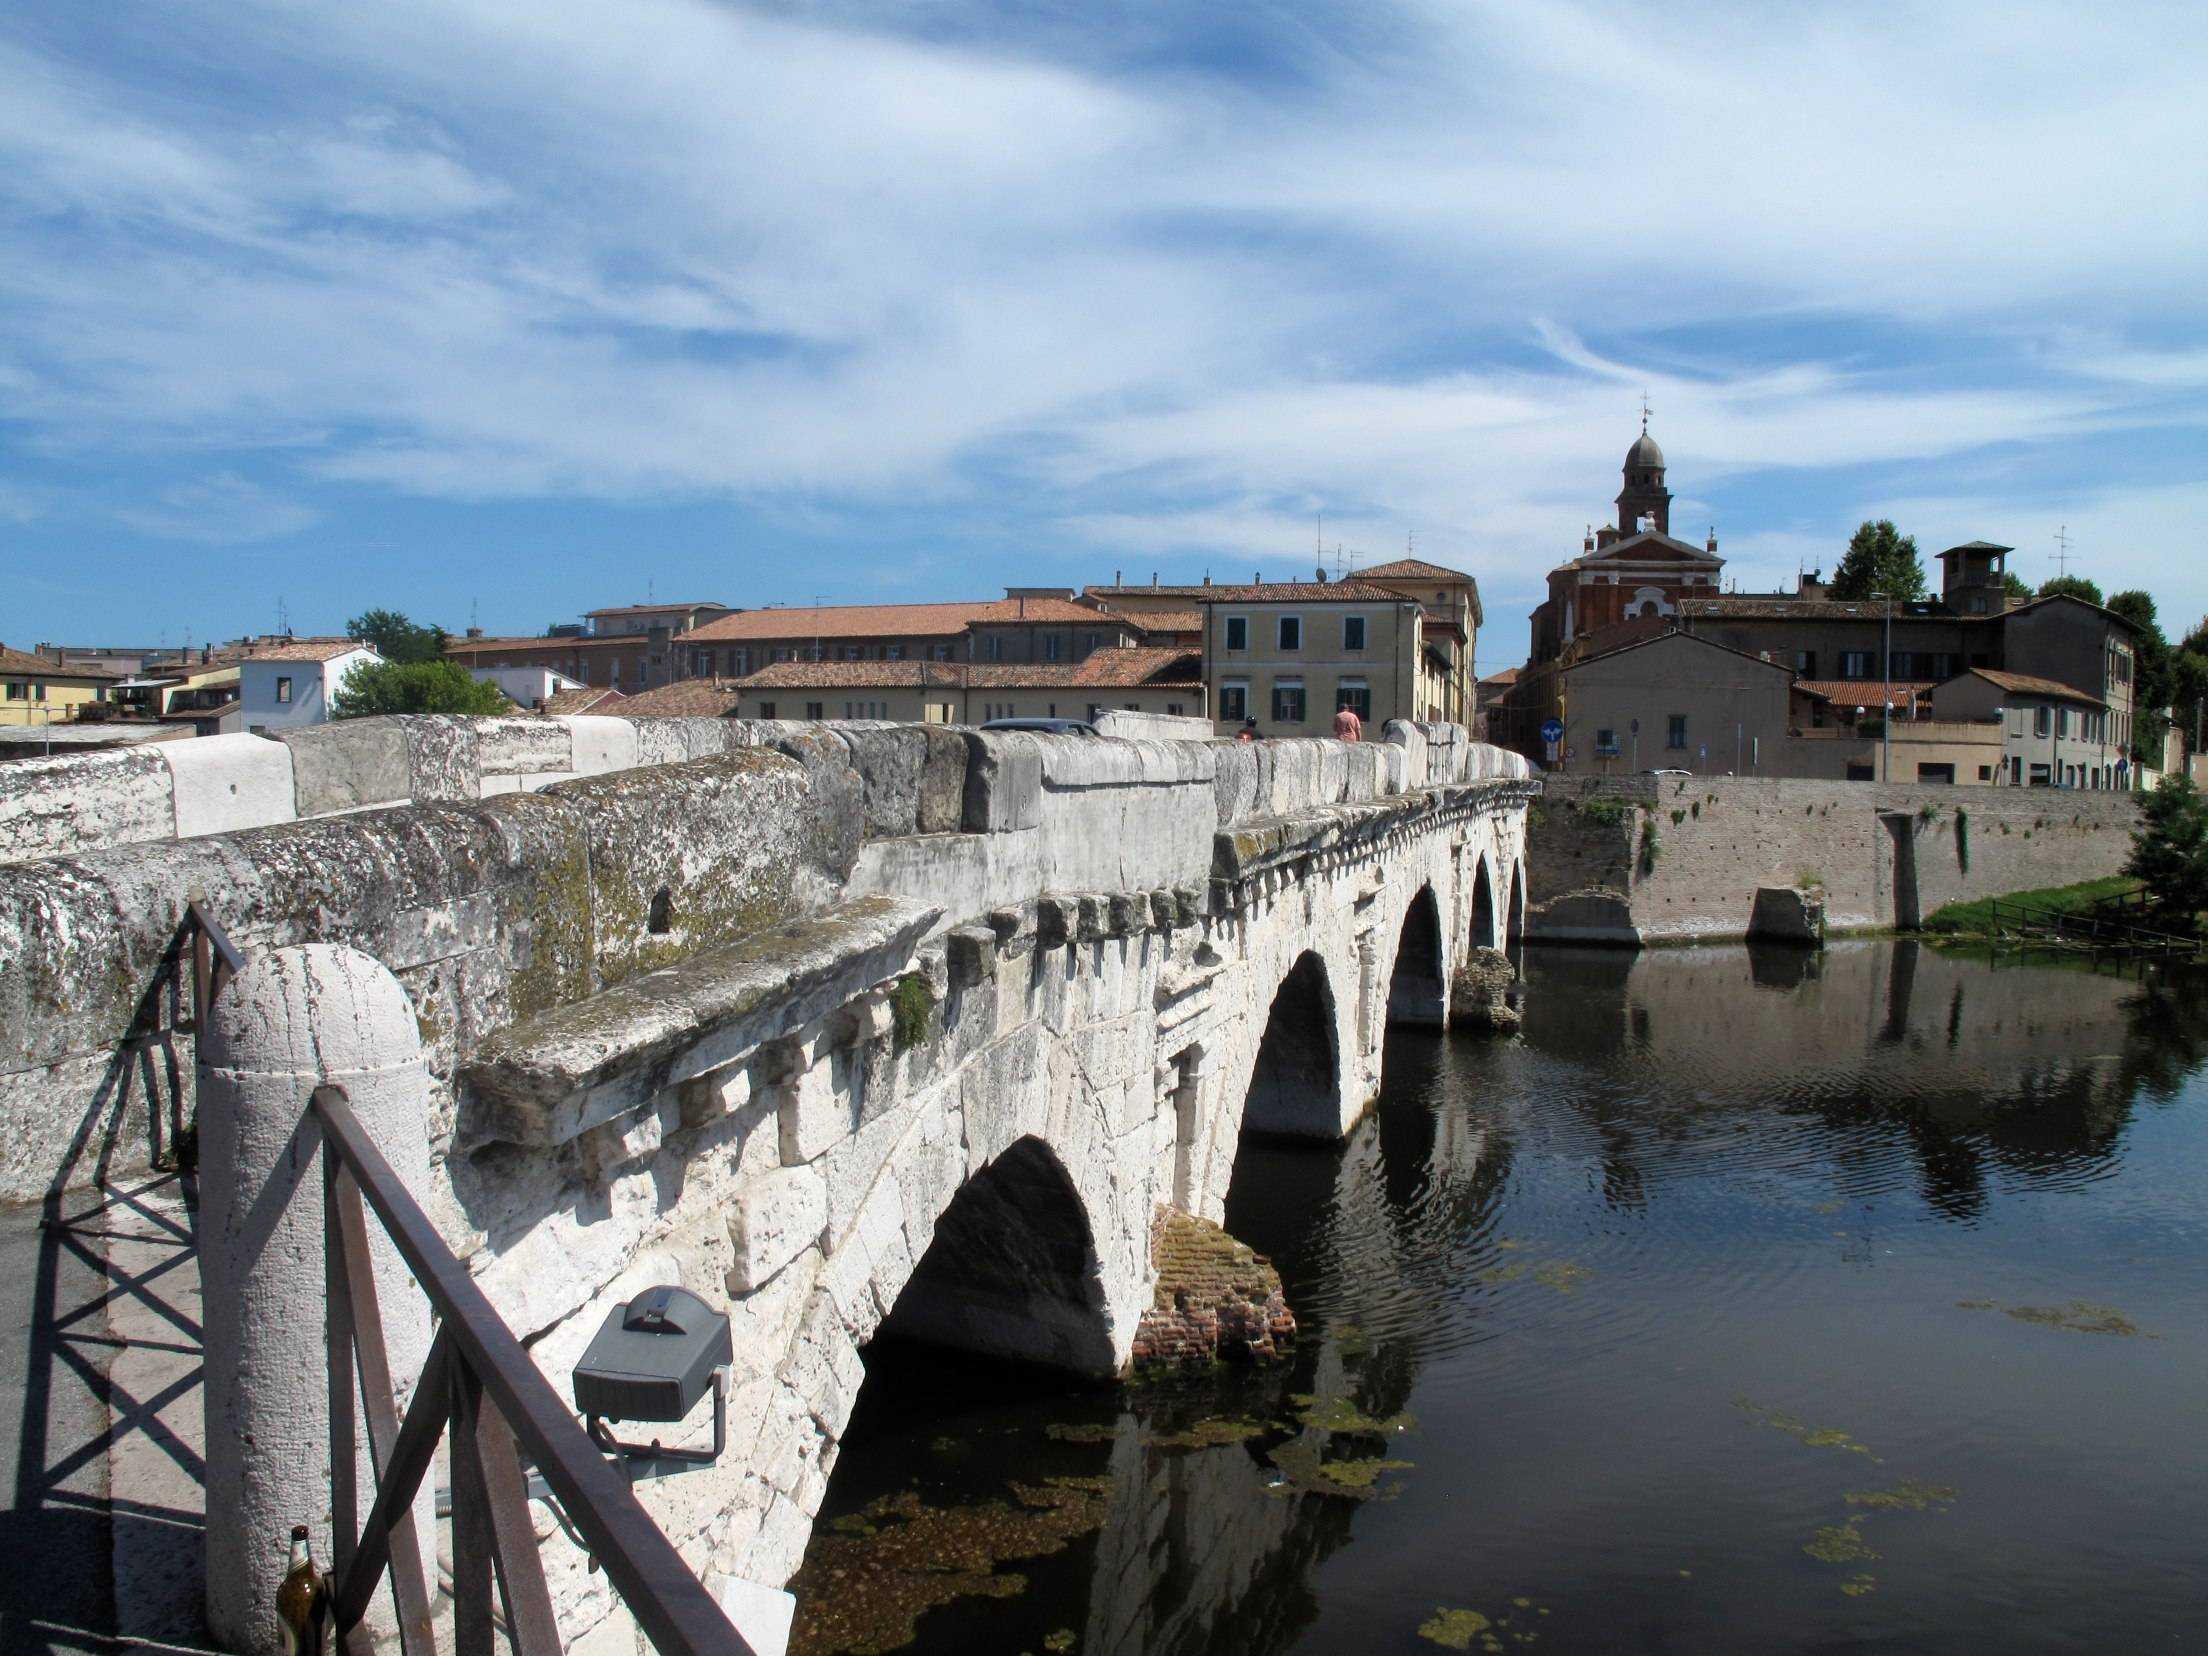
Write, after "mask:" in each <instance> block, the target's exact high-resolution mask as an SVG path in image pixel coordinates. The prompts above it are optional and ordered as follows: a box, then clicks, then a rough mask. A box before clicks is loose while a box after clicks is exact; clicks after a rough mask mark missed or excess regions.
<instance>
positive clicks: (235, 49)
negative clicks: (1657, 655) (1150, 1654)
mask: <svg viewBox="0 0 2208 1656" xmlns="http://www.w3.org/2000/svg"><path fill="white" fill-rule="evenodd" d="M2203 85H2208V8H2203V7H2200V6H2198V5H2197V4H2195V5H2185V6H2167V7H2164V6H2158V5H2152V4H2137V3H2131V0H2127V3H2126V4H2125V5H2123V6H2103V7H2096V8H2082V7H2077V6H2074V5H2059V6H2034V5H2029V4H2026V5H2016V4H2000V5H1975V4H1953V5H1943V6H1907V5H1900V6H1890V7H1863V6H1861V5H1846V6H1841V5H1832V6H1820V5H1815V4H1807V5H1791V6H1785V7H1772V6H1760V5H1742V6H1737V7H1727V6H1696V5H1693V4H1682V3H1677V0H1674V3H1670V4H1666V5H1663V6H1660V7H1659V6H1633V5H1578V6H1566V5H1532V4H1526V3H1523V0H1516V3H1508V4H1487V3H1481V0H1462V3H1456V4H1443V3H1410V4H1401V3H1396V0H1359V3H1356V4H1345V5H1331V4H1325V3H1320V4H1312V5H1298V6H1293V7H1290V6H1280V5H1249V4H1234V3H1225V4H1216V5H1207V6H1186V5H1178V4H1174V5H1168V4H1159V5H1138V4H1132V3H1124V4H1079V5H1076V4H1057V5H1048V4H1044V5H1033V4H1027V5H1011V4H999V5H989V4H960V3H956V0H934V3H919V0H911V3H905V4H883V5H878V6H862V5H857V4H850V3H836V0H828V3H823V4H815V5H805V6H798V5H784V6H756V7H747V6H738V5H731V4H721V3H716V0H587V3H574V4H570V3H562V0H436V3H435V4H426V3H420V0H376V3H375V4H373V5H366V6H362V5H350V6H342V7H340V6H323V5H313V4H299V3H272V0H222V3H220V4H207V5H200V4H193V3H191V0H162V3H160V4H139V3H136V0H103V3H102V4H101V5H98V6H84V5H81V4H76V3H73V0H72V3H66V4H63V3H43V0H30V3H27V4H22V5H18V6H14V7H11V8H9V9H8V11H7V13H6V15H5V17H4V18H0V214H4V215H5V220H6V234H5V238H4V242H0V536H4V541H0V544H4V545H5V546H6V547H7V559H6V565H7V568H6V572H5V579H4V583H0V640H5V641H6V642H7V643H9V644H11V645H14V646H16V647H18V648H21V647H26V646H28V645H30V644H32V643H35V642H37V641H38V640H40V639H63V638H66V639H68V640H71V641H87V642H89V641H94V640H118V641H128V642H162V641H166V642H170V643H175V642H180V641H182V640H183V638H184V637H185V636H186V634H187V633H188V634H189V636H190V637H191V638H192V639H194V640H199V639H205V638H208V637H228V636H232V635H234V634H236V633H239V632H242V631H246V630H250V629H265V628H268V627H271V626H273V625H274V624H275V622H276V617H277V614H278V610H279V605H281V606H282V609H283V610H284V612H285V613H287V614H288V616H289V619H290V621H291V623H292V625H293V626H294V627H296V628H297V629H299V630H301V631H310V630H311V631H322V630H335V629H337V628H338V627H339V626H341V625H342V623H343V621H344V620H345V618H346V617H347V616H348V615H351V614H354V613H357V612H358V611H360V610H362V609H365V608H368V607H370V606H372V605H389V606H392V607H396V608H400V609H404V610H406V611H408V612H410V613H412V614H414V615H415V616H416V617H417V618H420V619H429V620H436V621H439V622H442V623H443V624H444V625H446V626H448V627H451V628H454V629H455V630H457V629H458V628H460V627H462V626H465V625H466V624H467V623H468V621H469V619H470V617H471V615H472V616H474V617H476V618H477V619H478V620H479V621H480V623H481V624H482V625H484V626H485V627H487V628H489V629H491V630H493V631H528V632H534V631H539V630H541V629H542V628H543V627H544V626H545V625H546V624H547V623H549V622H552V621H555V620H563V619H569V618H572V617H573V616H575V615H576V614H578V613H579V612H581V611H583V610H586V609H589V608H591V607H593V606H595V605H599V604H610V603H622V602H633V601H636V600H640V599H642V598H643V597H645V596H646V594H647V592H650V593H653V594H656V595H657V596H659V597H662V598H692V597H696V598H712V599H718V600H721V601H723V602H729V603H737V604H747V605H748V604H762V603H768V602H798V603H802V602H807V601H810V600H811V599H813V598H816V597H819V598H825V599H828V600H830V601H836V600H866V599H874V600H884V601H891V600H899V599H925V598H937V597H949V596H961V595H983V596H985V595H988V594H990V593H992V592H994V591H996V590H998V589H1000V588H1001V587H1002V586H1004V585H1005V584H1007V583H1059V584H1065V585H1079V584H1081V583H1082V582H1084V581H1091V580H1103V579H1109V578H1110V576H1111V575H1112V573H1113V572H1114V571H1115V570H1125V571H1126V572H1127V573H1128V575H1129V577H1130V578H1147V577H1148V576H1149V575H1150V574H1151V573H1152V572H1153V571H1155V572H1157V573H1159V574H1160V575H1161V576H1162V578H1164V579H1166V580H1168V581H1171V580H1176V579H1180V580H1192V579H1196V578H1198V577H1199V576H1201V575H1202V574H1203V573H1204V572H1206V571H1207V570H1208V571H1210V572H1212V573H1214V574H1215V575H1218V576H1221V577H1227V576H1233V577H1236V578H1241V577H1244V576H1246V574H1247V573H1248V572H1250V571H1253V570H1262V571H1263V572H1265V573H1266V574H1268V575H1280V576H1287V575H1294V574H1299V573H1300V574H1306V575H1307V574H1308V573H1309V572H1310V569H1311V567H1312V565H1313V563H1314V557H1313V544H1314V524H1315V518H1316V516H1317V514H1318V513H1320V512H1321V511H1323V512H1324V513H1325V520H1326V546H1327V550H1328V554H1329V559H1330V561H1331V557H1332V553H1333V549H1334V547H1335V546H1336V545H1337V544H1339V545H1340V546H1341V547H1342V549H1343V550H1344V552H1345V553H1346V554H1349V555H1353V556H1356V557H1360V558H1361V559H1362V560H1363V561H1365V562H1367V563H1371V562H1376V561H1380V560H1382V559H1385V558H1388V557H1392V556H1396V555H1398V554H1400V552H1401V551H1402V550H1403V548H1404V546H1405V545H1406V544H1407V542H1408V541H1409V540H1410V539H1411V537H1413V536H1415V538H1416V544H1417V549H1418V551H1419V553H1420V555H1422V556H1426V557H1430V558H1433V559H1435V560H1437V561H1439V562H1443V563H1448V564H1453V565H1456V566H1458V567H1461V568H1465V569H1469V570H1471V571H1473V572H1474V573H1476V574H1477V575H1478V576H1479V578H1480V582H1481V586H1482V590H1483V593H1484V595H1485V597H1486V602H1487V608H1488V617H1489V624H1488V629H1487V631H1486V632H1485V633H1483V635H1482V638H1481V648H1480V659H1481V665H1482V667H1483V669H1485V668H1488V667H1494V666H1501V665H1506V664H1508V663H1510V662H1514V661H1517V660H1519V659H1522V657H1523V655H1524V652H1525V641H1526V630H1525V613H1526V611H1527V610H1528V608H1530V606H1531V605H1532V603H1533V602H1534V601H1536V599H1537V598H1538V597H1539V595H1540V590H1541V579H1542V575H1543V573H1544V572H1545V571H1546V570H1547V568H1548V567H1549V566H1550V565H1551V564H1553V563H1555V562H1557V561H1558V560H1560V559H1561V558H1564V557H1567V556H1570V555H1571V554H1572V553H1573V552H1574V551H1576V549H1577V547H1578V542H1579V535H1580V532H1581V529H1582V527H1583V526H1584V525H1585V524H1586V523H1587V522H1588V521H1590V520H1596V521H1600V520H1601V519H1602V518H1603V517H1604V516H1605V515H1606V514H1607V512H1608V510H1609V506H1608V503H1609V500H1610V497H1611V496H1612V495H1613V494H1614V493H1615V492H1616V490H1617V468H1618V464H1619V462H1620V460H1621V458H1622V456H1623V453H1624V450H1625V448H1626V446H1627V444H1628V443H1629V442H1630V440H1631V438H1632V436H1633V434H1634V432H1635V430H1636V429H1637V426H1638V415H1637V412H1636V410H1637V408H1638V406H1639V403H1640V399H1641V396H1642V393H1643V391H1644V390H1645V391H1646V393H1647V395H1648V397H1649V399H1650V400H1651V402H1652V403H1653V404H1654V406H1655V417H1654V421H1653V429H1654V430H1655V432H1656V434H1657V436H1658V437H1659V439H1660V440H1661V441H1662V443H1663V445H1664V448H1665V451H1666V453H1667V455H1668V457H1669V459H1670V462H1671V484H1672V487H1673V489H1674V490H1675V491H1676V492H1677V494H1678V496H1679V501H1678V505H1677V508H1676V510H1675V515H1674V528H1675V530H1678V531H1679V532H1681V533H1686V534H1689V535H1692V536H1695V537H1699V535H1700V534H1701V532H1702V530H1703V529H1704V527H1705V526H1707V525H1708V524H1711V523H1715V525H1716V526H1717V530H1718V534H1719V537H1720V550H1721V551H1722V552H1723V553H1724V554H1725V555H1726V556H1727V557H1728V558H1729V559H1730V560H1731V563H1730V566H1729V570H1728V573H1729V574H1730V575H1732V576H1734V577H1736V578H1737V579H1738V580H1739V581H1740V583H1741V585H1742V586H1744V587H1750V586H1769V585H1772V584H1775V583H1777V582H1781V581H1791V579H1792V577H1793V575H1794V572H1795V569H1796V567H1797V565H1798V564H1801V563H1806V564H1809V565H1824V566H1827V567H1828V568H1829V566H1830V565H1831V564H1832V563H1833V562H1834V561H1836V559H1837V557H1838V553H1839V550H1840V548H1841V547H1842V546H1843V545H1844V544H1845V542H1846V538H1847V535H1848V533H1849V531H1850V530H1851V529H1852V528H1853V527H1854V525H1855V524H1856V523H1857V522H1858V521H1860V520H1861V519H1862V518H1864V517H1866V516H1877V515H1890V516H1893V517H1895V518H1896V519H1897V520H1898V521H1899V522H1900V523H1901V524H1902V526H1903V528H1905V529H1907V530H1910V531H1912V532H1914V533H1915V534H1916V536H1917V538H1918V541H1919V543H1920V545H1921V546H1922V547H1923V548H1924V550H1925V551H1926V552H1927V553H1928V554H1929V553H1930V552H1933V551H1936V550H1937V549H1938V548H1940V547H1942V546H1945V545H1949V544H1952V543H1953V542H1955V541H1960V540H1965V539H1970V538H1974V537H1983V538H1986V539H1991V540H1997V541H2003V542H2008V543H2011V544H2014V545H2016V546H2017V547H2018V548H2019V555H2018V557H2017V558H2016V559H2014V560H2013V565H2014V567H2016V568H2017V569H2019V571H2020V572H2021V573H2023V574H2024V575H2025V576H2026V577H2027V578H2028V579H2031V580H2034V581H2035V582H2036V581H2037V580H2040V579H2043V578H2044V577H2045V576H2047V575H2048V574H2051V573H2053V571H2054V564H2053V555H2054V551H2055V546H2054V534H2055V531H2056V530H2057V528H2058V527H2059V526H2064V525H2067V528H2068V531H2069V534H2070V537H2071V541H2072V544H2073V547H2074V550H2075V560H2076V561H2075V563H2074V565H2073V567H2075V568H2078V569H2080V570H2082V571H2083V572H2085V573H2088V574H2091V575H2093V576H2094V577H2095V578H2096V579H2098V580H2099V581H2100V582H2101V583H2102V585H2103V586H2104V588H2107V589H2109V590H2115V589H2117V588H2121V587H2126V586H2140V585H2143V586H2146V587H2147V588H2149V589H2150V590H2151V591H2153V592H2154V593H2155V594H2156V595H2157V597H2158V598H2159V599H2160V601H2161V604H2162V609H2163V613H2164V620H2165V624H2166V625H2170V626H2171V627H2172V630H2173V631H2178V630H2182V629H2183V628H2184V627H2186V626H2189V625H2190V624H2191V623H2192V621H2193V620H2194V619H2195V618H2197V617H2199V616H2200V615H2202V613H2203V612H2204V611H2208V557H2204V556H2203V554H2202V553H2201V551H2200V550H2199V541H2200V534H2199V526H2200V525H2201V524H2202V523H2203V521H2204V520H2208V466H2204V464H2203V462H2204V459H2208V163H2204V161H2203V157H2208V99H2203V98H2202V97H2201V96H2200V89H2201V87H2202V86H2203Z"/></svg>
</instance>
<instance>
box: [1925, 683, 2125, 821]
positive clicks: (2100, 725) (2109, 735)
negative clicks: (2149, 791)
mask: <svg viewBox="0 0 2208 1656" xmlns="http://www.w3.org/2000/svg"><path fill="white" fill-rule="evenodd" d="M1932 704H1933V707H1934V709H1935V711H1936V713H1937V715H1938V717H1939V718H1941V719H1943V720H1969V721H1973V722H1975V723H1976V724H1978V725H1979V726H1981V727H1982V728H1985V729H1987V730H1993V731H1998V732H1999V744H1998V746H1999V753H1998V758H1997V761H1996V762H1997V763H1998V764H1999V765H2001V766H2003V767H2005V774H2004V775H2002V776H2001V778H2000V780H2002V781H2004V782H2006V783H2008V784H2009V785H2010V786H2011V787H2019V788H2023V787H2039V788H2048V787H2053V788H2083V789H2087V790H2088V791H2105V790H2109V789H2120V788H2126V787H2129V786H2130V776H2129V765H2128V761H2127V759H2126V757H2125V751H2124V744H2123V743H2122V742H2121V741H2120V740H2119V739H2118V737H2117V730H2118V728H2119V726H2118V718H2119V715H2118V714H2116V713H2115V712H2113V711H2112V710H2111V709H2110V708H2109V706H2108V704H2107V703H2106V702H2105V701H2102V700H2101V699H2100V698H2098V697H2095V696H2089V695H2087V694H2085V693H2084V692H2083V691H2080V690H2077V689H2074V688H2072V687H2071V686H2070V685H2068V684H2065V683H2062V682H2061V681H2060V680H2057V679H2049V678H2039V677H2036V676H2033V675H2031V674H2027V673H2003V672H1995V671H1993V670H1992V669H1990V668H1976V669H1973V670H1972V671H1970V672H1968V673H1964V674H1962V675H1961V676H1959V677H1957V678H1955V679H1952V680H1950V681H1949V682H1948V683H1946V684H1943V685H1941V686H1940V687H1939V688H1938V689H1937V690H1935V691H1934V692H1933V693H1932ZM1897 768H1898V767H1897Z"/></svg>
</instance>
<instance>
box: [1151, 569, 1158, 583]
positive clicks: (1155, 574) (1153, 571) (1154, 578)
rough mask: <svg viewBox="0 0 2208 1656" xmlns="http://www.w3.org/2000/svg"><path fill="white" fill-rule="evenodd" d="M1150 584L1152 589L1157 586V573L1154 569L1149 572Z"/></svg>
mask: <svg viewBox="0 0 2208 1656" xmlns="http://www.w3.org/2000/svg"><path fill="white" fill-rule="evenodd" d="M1150 584H1151V585H1152V586H1153V587H1155V586H1156V585H1157V584H1158V572H1157V571H1156V570H1154V569H1153V570H1152V571H1150Z"/></svg>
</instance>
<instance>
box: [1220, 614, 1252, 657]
mask: <svg viewBox="0 0 2208 1656" xmlns="http://www.w3.org/2000/svg"><path fill="white" fill-rule="evenodd" d="M1225 647H1226V648H1227V649H1230V650H1246V649H1248V648H1249V647H1250V618H1249V617H1248V616H1246V615H1230V616H1228V617H1227V642H1226V645H1225Z"/></svg>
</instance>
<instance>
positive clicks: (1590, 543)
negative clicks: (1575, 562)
mask: <svg viewBox="0 0 2208 1656" xmlns="http://www.w3.org/2000/svg"><path fill="white" fill-rule="evenodd" d="M1579 549H1580V550H1581V551H1582V552H1592V551H1593V550H1594V549H1595V526H1594V525H1593V524H1591V523H1590V524H1589V525H1587V536H1586V539H1584V540H1582V541H1581V542H1580V543H1579Z"/></svg>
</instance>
